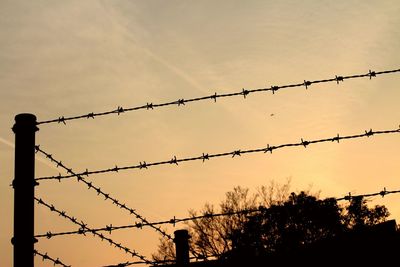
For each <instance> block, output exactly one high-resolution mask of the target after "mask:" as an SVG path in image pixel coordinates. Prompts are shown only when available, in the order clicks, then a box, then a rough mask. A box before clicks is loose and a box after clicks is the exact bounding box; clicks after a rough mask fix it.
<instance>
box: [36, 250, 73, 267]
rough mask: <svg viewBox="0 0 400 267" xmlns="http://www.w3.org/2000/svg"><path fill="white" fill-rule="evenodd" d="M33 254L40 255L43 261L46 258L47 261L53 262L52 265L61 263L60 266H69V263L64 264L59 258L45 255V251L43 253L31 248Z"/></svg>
mask: <svg viewBox="0 0 400 267" xmlns="http://www.w3.org/2000/svg"><path fill="white" fill-rule="evenodd" d="M33 255H35V256H40V257H42V260H43V261H45V260H47V261H51V262H53V265H54V266H55V265H61V266H64V267H71V265H66V264H64V263H63V262H62V261H60V259H59V258H57V259H54V258H52V257H50V256H49V255H47V252H46V253H45V254H43V253H41V252H39V251H37V250H33Z"/></svg>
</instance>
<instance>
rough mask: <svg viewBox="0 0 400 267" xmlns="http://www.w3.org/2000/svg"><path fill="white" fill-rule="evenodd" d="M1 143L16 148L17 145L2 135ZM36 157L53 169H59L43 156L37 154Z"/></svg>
mask: <svg viewBox="0 0 400 267" xmlns="http://www.w3.org/2000/svg"><path fill="white" fill-rule="evenodd" d="M0 143H3V144H5V145H7V146H9V147H12V148H15V145H14V144H13V143H12V142H10V141H8V140H6V139H4V138H2V137H0ZM36 159H37V160H38V161H40V162H41V163H43V164H44V165H46V166H48V167H50V168H51V169H53V170H58V169H57V167H56V166H54V165H53V164H51V163H50V162H49V161H48V160H46V159H45V158H43V157H41V156H36Z"/></svg>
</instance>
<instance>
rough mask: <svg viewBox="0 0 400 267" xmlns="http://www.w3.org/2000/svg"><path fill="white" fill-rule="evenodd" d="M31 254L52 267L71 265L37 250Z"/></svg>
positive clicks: (67, 266)
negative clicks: (52, 266) (51, 264)
mask: <svg viewBox="0 0 400 267" xmlns="http://www.w3.org/2000/svg"><path fill="white" fill-rule="evenodd" d="M33 254H34V255H35V256H40V257H42V260H43V261H45V260H47V261H51V262H53V265H54V266H55V265H61V266H64V267H71V265H66V264H64V263H63V262H62V261H60V259H59V258H57V259H54V258H52V257H50V256H49V255H47V253H45V254H43V253H41V252H39V251H37V250H33ZM142 262H143V263H144V261H142Z"/></svg>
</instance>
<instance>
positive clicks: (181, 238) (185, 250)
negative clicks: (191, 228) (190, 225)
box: [174, 230, 190, 267]
mask: <svg viewBox="0 0 400 267" xmlns="http://www.w3.org/2000/svg"><path fill="white" fill-rule="evenodd" d="M174 235H175V238H174V243H175V249H176V266H178V267H184V266H189V238H190V236H189V233H188V231H187V230H176V231H175V232H174Z"/></svg>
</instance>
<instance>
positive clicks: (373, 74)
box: [37, 69, 400, 125]
mask: <svg viewBox="0 0 400 267" xmlns="http://www.w3.org/2000/svg"><path fill="white" fill-rule="evenodd" d="M395 72H400V69H394V70H385V71H378V72H376V71H371V70H369V72H368V73H366V74H356V75H348V76H337V75H335V78H330V79H323V80H315V81H307V80H304V81H303V82H301V83H296V84H288V85H281V86H271V87H265V88H256V89H245V88H243V89H242V91H239V92H235V93H226V94H217V93H214V94H213V95H209V96H203V97H197V98H190V99H178V100H175V101H171V102H165V103H161V104H153V103H147V104H146V105H143V106H137V107H131V108H123V107H121V106H118V108H117V109H114V110H111V111H105V112H98V113H94V112H91V113H88V114H85V115H78V116H72V117H64V116H61V117H59V118H57V119H52V120H45V121H40V122H38V123H37V125H39V124H49V123H63V124H66V122H67V121H71V120H79V119H90V118H92V119H94V118H95V117H99V116H105V115H110V114H117V115H120V114H122V113H125V112H129V111H135V110H142V109H146V110H149V109H154V108H159V107H165V106H171V105H177V106H184V105H185V104H186V103H190V102H197V101H203V100H208V99H211V100H214V102H217V98H224V97H233V96H243V97H244V98H246V97H247V96H248V95H249V94H251V93H257V92H268V91H271V92H272V94H275V92H277V91H279V90H281V89H286V88H294V87H303V86H304V87H305V89H308V87H309V86H311V85H312V84H318V83H327V82H336V83H337V84H339V82H343V81H344V80H348V79H355V78H363V77H369V78H370V79H372V77H376V76H377V75H381V74H388V73H395Z"/></svg>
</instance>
